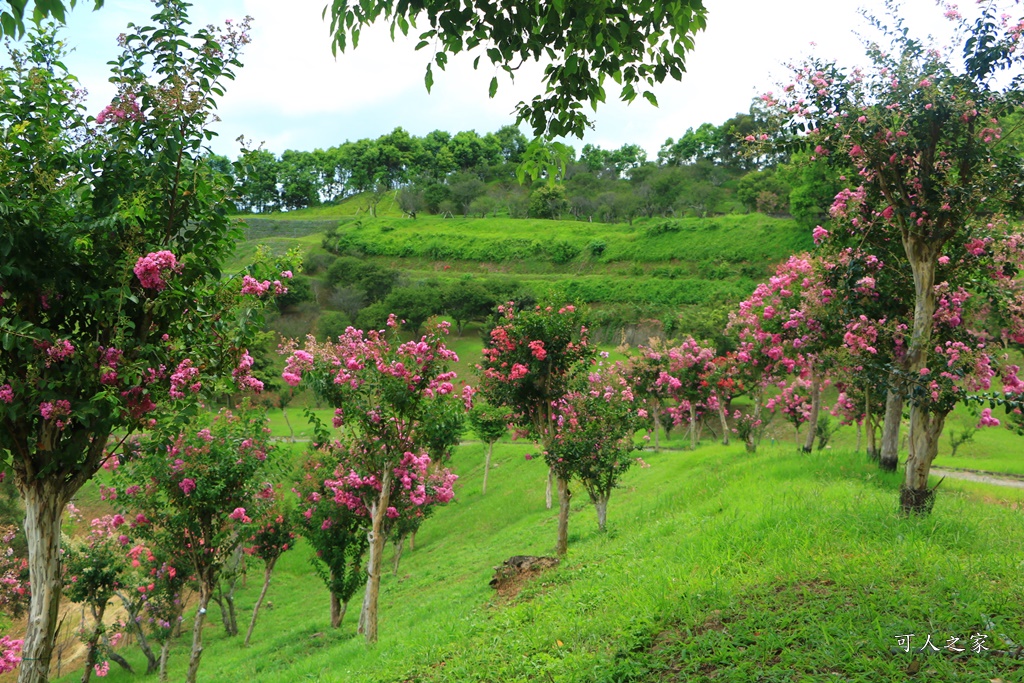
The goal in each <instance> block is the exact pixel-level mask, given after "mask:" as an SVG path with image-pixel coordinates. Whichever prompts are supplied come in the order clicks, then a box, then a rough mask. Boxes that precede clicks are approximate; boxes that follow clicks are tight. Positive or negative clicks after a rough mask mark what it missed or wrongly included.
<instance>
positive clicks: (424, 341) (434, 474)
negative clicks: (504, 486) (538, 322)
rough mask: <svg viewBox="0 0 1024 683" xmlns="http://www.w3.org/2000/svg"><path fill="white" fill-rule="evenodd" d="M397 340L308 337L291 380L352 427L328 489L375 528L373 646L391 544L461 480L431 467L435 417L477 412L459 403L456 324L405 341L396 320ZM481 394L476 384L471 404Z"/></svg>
mask: <svg viewBox="0 0 1024 683" xmlns="http://www.w3.org/2000/svg"><path fill="white" fill-rule="evenodd" d="M387 324H388V327H389V328H390V330H391V333H390V334H389V333H388V332H385V331H382V330H381V331H378V330H371V331H369V332H367V333H363V332H362V331H361V330H356V329H354V328H351V327H350V328H348V330H346V332H345V334H343V335H341V336H340V337H339V338H338V340H337V341H336V342H325V343H323V344H320V343H318V342H317V341H316V339H315V338H313V337H308V338H307V340H306V345H305V347H304V348H302V349H296V348H294V344H291V345H288V346H286V351H290V353H291V355H290V356H289V357H288V362H287V364H286V366H285V370H284V373H283V374H282V377H283V378H284V380H285V381H286V382H288V383H289V384H291V385H293V386H296V385H298V384H299V383H301V382H303V381H305V382H306V383H307V385H308V386H310V387H311V388H312V389H313V391H314V393H316V394H317V396H319V397H320V399H321V400H323V401H325V402H327V403H329V404H330V405H332V406H334V408H335V416H334V426H335V427H336V428H340V429H342V431H341V433H340V440H339V443H338V444H337V445H336V448H337V450H338V451H339V464H338V467H337V469H336V470H335V472H334V476H333V477H331V476H328V478H327V481H326V483H327V486H328V488H330V489H331V490H332V491H333V492H334V496H333V499H334V502H335V503H336V504H338V505H344V506H346V507H348V508H349V510H351V511H353V512H355V513H356V514H357V515H359V516H361V517H364V518H366V521H368V522H369V530H368V533H367V540H368V543H369V560H368V564H367V582H366V592H365V594H364V600H363V609H362V612H361V614H360V620H359V623H360V627H359V631H360V632H361V633H363V634H364V635H365V637H366V642H367V643H374V642H376V641H377V601H378V594H379V591H380V579H381V561H382V559H383V558H382V556H383V552H384V543H385V541H386V540H387V538H388V537H389V535H390V534H391V532H392V531H393V530H394V528H395V524H397V523H398V520H401V519H403V518H408V517H415V516H418V515H421V514H423V511H422V510H420V508H421V507H422V506H431V505H434V504H437V503H447V502H448V501H449V500H451V499H452V497H453V495H454V492H453V490H452V486H453V484H454V483H455V479H456V476H455V475H454V474H451V473H450V472H449V471H448V470H447V469H442V468H439V467H434V468H431V467H430V465H431V459H430V455H429V454H428V448H429V447H430V441H431V431H432V429H433V426H432V425H430V424H429V421H432V420H447V417H446V415H445V414H444V412H445V411H439V410H436V409H435V408H436V407H437V406H438V405H445V406H447V410H449V411H454V410H458V411H462V410H465V409H466V408H468V407H469V406H468V405H463V403H462V402H458V401H454V402H453V401H451V400H450V395H451V394H452V393H453V392H455V386H454V384H453V381H454V380H455V378H456V375H455V373H454V372H452V371H450V370H449V369H448V364H449V363H452V362H457V361H458V356H457V355H456V354H455V352H454V351H452V350H450V349H448V348H447V347H446V346H445V338H446V336H447V333H448V327H449V326H448V323H446V322H442V323H440V324H439V325H437V326H436V327H434V328H432V329H430V330H429V331H428V332H427V334H426V335H424V336H422V337H421V338H420V339H418V340H412V341H408V342H404V343H399V339H398V337H397V335H398V328H399V326H400V322H399V320H398V319H397V318H395V316H393V315H392V316H390V317H389V319H388V323H387ZM471 396H472V390H471V389H469V387H466V388H465V389H464V391H463V398H464V400H465V401H466V402H467V403H468V402H469V400H470V399H471Z"/></svg>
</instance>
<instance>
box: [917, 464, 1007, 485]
mask: <svg viewBox="0 0 1024 683" xmlns="http://www.w3.org/2000/svg"><path fill="white" fill-rule="evenodd" d="M932 474H938V475H941V476H943V477H949V478H950V479H966V480H967V481H976V482H979V483H982V484H995V485H996V486H1009V487H1011V488H1015V489H1024V477H1020V478H1018V477H1015V476H1014V475H1012V474H1005V473H1002V474H1001V473H996V472H983V471H980V470H961V469H948V468H945V467H933V468H932Z"/></svg>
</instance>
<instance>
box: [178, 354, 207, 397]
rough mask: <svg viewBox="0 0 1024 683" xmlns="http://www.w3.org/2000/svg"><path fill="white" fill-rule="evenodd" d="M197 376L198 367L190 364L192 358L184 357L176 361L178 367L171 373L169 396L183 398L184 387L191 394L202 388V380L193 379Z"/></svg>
mask: <svg viewBox="0 0 1024 683" xmlns="http://www.w3.org/2000/svg"><path fill="white" fill-rule="evenodd" d="M198 376H199V368H197V367H195V366H193V365H192V359H191V358H186V359H185V360H183V361H181V362H180V363H178V368H177V369H176V370H175V371H174V372H173V373H172V374H171V390H170V395H171V398H185V392H184V391H183V390H184V389H185V388H186V387H187V388H188V390H189V391H191V392H192V393H193V394H196V393H199V390H200V389H202V387H203V384H202V382H198V381H194V380H195V379H196V378H197V377H198Z"/></svg>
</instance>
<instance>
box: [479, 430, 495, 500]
mask: <svg viewBox="0 0 1024 683" xmlns="http://www.w3.org/2000/svg"><path fill="white" fill-rule="evenodd" d="M492 453H494V442H493V441H492V442H491V443H489V444H487V455H486V456H485V457H484V485H483V487H482V488H483V490H482V491H481V493H484V494H486V493H487V473H488V472H490V471H491V454H492Z"/></svg>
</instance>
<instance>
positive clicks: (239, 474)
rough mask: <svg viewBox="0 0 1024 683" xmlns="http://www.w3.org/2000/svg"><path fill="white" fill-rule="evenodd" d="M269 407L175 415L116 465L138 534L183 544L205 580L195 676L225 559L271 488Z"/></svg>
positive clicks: (195, 635)
mask: <svg viewBox="0 0 1024 683" xmlns="http://www.w3.org/2000/svg"><path fill="white" fill-rule="evenodd" d="M269 432H270V430H269V428H267V425H266V418H265V415H264V413H263V412H261V411H257V410H254V409H250V408H248V407H247V406H243V407H242V409H241V410H239V411H238V412H232V411H229V410H221V411H220V412H219V413H217V414H215V415H210V414H208V413H200V414H199V415H197V416H195V417H194V418H192V419H191V420H190V421H189V422H187V423H186V424H185V425H181V424H179V423H178V422H177V421H169V422H168V423H167V424H164V425H161V426H160V427H159V428H158V429H156V430H155V431H154V432H153V433H152V434H151V435H150V436H149V437H148V438H146V439H145V440H143V441H142V442H141V444H140V446H141V450H140V451H139V454H138V457H131V458H129V459H127V460H126V462H124V463H123V464H122V465H121V467H120V468H118V469H117V470H116V471H115V476H114V481H115V487H114V495H115V496H116V500H117V502H118V504H119V505H121V506H122V508H123V510H124V514H125V516H126V517H127V518H128V519H129V520H132V522H133V524H134V529H135V534H136V535H137V536H138V537H139V538H140V539H142V540H143V541H144V542H145V543H146V545H147V546H151V547H154V548H159V549H162V552H163V554H168V553H170V552H173V551H174V549H179V550H180V549H183V552H184V554H185V556H186V557H187V559H188V562H189V564H190V570H191V574H192V575H193V576H194V577H195V580H196V581H197V583H198V585H199V601H198V604H197V611H196V617H195V620H194V622H193V629H192V652H191V656H190V659H189V667H188V673H187V680H188V681H189V683H194V681H195V680H196V674H197V672H198V668H199V662H200V657H201V655H202V651H203V647H202V629H203V623H204V622H205V620H206V611H207V608H208V606H209V603H210V600H211V598H212V597H213V592H214V590H215V588H216V585H217V578H218V574H219V573H220V571H221V569H222V567H223V565H224V563H225V561H226V560H227V559H228V558H229V556H230V555H231V554H232V553H233V552H234V550H235V548H236V547H237V546H238V545H239V544H240V543H242V539H243V538H246V537H248V535H249V533H250V532H249V527H250V525H251V524H252V519H251V516H250V512H252V513H253V514H255V508H256V506H257V505H258V502H257V501H258V494H259V493H260V492H261V491H263V490H265V489H266V483H265V480H266V469H267V457H268V455H269V454H270V452H271V449H272V446H271V445H270V442H269V436H268V435H269Z"/></svg>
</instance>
